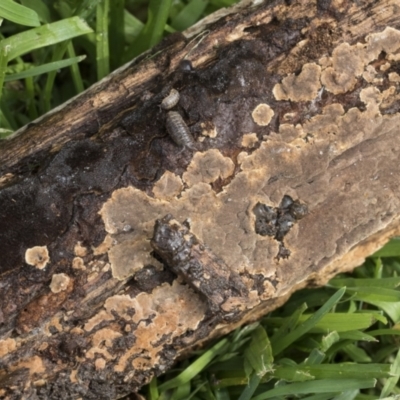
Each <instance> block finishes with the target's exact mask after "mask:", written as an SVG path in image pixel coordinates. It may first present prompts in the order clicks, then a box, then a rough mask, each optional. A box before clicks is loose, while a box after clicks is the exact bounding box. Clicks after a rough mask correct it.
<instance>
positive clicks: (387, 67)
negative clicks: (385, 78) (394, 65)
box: [379, 62, 391, 72]
mask: <svg viewBox="0 0 400 400" xmlns="http://www.w3.org/2000/svg"><path fill="white" fill-rule="evenodd" d="M390 67H391V64H390V63H389V62H385V64H382V65H381V66H380V67H379V69H380V70H381V71H382V72H385V71H387V70H388V69H389V68H390Z"/></svg>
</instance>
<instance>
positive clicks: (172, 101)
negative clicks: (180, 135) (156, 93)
mask: <svg viewBox="0 0 400 400" xmlns="http://www.w3.org/2000/svg"><path fill="white" fill-rule="evenodd" d="M179 97H180V96H179V92H178V91H177V90H176V89H171V91H170V92H169V95H168V96H167V97H165V98H164V99H163V101H162V102H161V108H162V109H164V110H170V109H171V108H172V107H175V106H176V105H177V104H178V101H179Z"/></svg>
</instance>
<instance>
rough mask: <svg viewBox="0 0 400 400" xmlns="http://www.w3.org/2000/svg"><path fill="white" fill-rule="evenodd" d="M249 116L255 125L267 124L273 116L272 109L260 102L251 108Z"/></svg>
mask: <svg viewBox="0 0 400 400" xmlns="http://www.w3.org/2000/svg"><path fill="white" fill-rule="evenodd" d="M251 116H252V117H253V120H254V122H255V123H256V124H257V125H259V126H267V125H268V124H269V123H270V122H271V119H272V117H273V116H274V110H273V109H272V108H271V107H270V106H269V105H268V104H264V103H261V104H259V105H258V106H257V107H256V108H255V109H254V110H253V112H252V113H251Z"/></svg>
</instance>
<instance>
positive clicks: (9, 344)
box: [0, 338, 17, 357]
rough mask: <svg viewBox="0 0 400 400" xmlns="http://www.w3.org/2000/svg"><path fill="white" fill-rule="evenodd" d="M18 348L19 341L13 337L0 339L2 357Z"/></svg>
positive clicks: (0, 355) (0, 354)
mask: <svg viewBox="0 0 400 400" xmlns="http://www.w3.org/2000/svg"><path fill="white" fill-rule="evenodd" d="M16 349H17V342H16V341H15V340H14V339H12V338H8V339H4V340H0V357H4V356H5V355H7V354H9V353H12V352H13V351H15V350H16Z"/></svg>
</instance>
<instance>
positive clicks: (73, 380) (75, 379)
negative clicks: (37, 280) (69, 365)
mask: <svg viewBox="0 0 400 400" xmlns="http://www.w3.org/2000/svg"><path fill="white" fill-rule="evenodd" d="M69 380H70V381H71V383H77V382H79V381H78V370H77V369H73V370H72V371H71V373H70V375H69Z"/></svg>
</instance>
